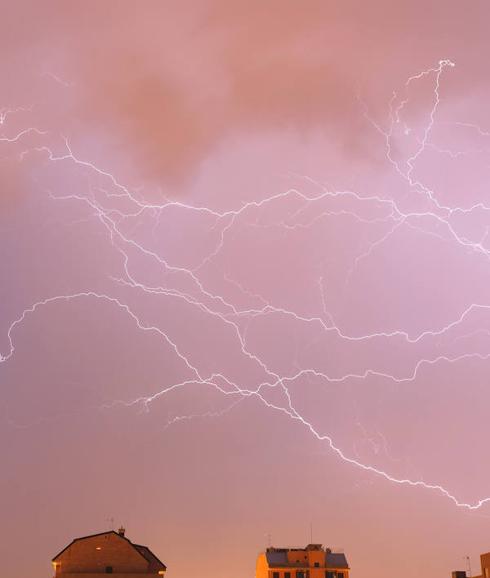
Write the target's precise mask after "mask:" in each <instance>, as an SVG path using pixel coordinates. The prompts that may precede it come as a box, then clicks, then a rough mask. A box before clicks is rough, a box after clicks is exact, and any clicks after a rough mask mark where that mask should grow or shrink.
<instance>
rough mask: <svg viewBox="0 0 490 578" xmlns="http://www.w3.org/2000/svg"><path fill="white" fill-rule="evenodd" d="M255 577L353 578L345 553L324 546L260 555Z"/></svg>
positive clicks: (276, 549) (280, 549)
mask: <svg viewBox="0 0 490 578" xmlns="http://www.w3.org/2000/svg"><path fill="white" fill-rule="evenodd" d="M255 578H349V565H348V563H347V559H346V557H345V555H344V554H342V553H336V552H332V550H330V548H324V547H323V546H322V545H321V544H309V545H308V546H306V548H272V547H271V548H267V550H266V551H265V552H262V553H261V554H259V556H258V558H257V566H256V571H255ZM488 578H490V577H488Z"/></svg>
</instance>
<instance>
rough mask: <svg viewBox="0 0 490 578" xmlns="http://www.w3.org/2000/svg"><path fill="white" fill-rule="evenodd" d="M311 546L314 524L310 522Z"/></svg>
mask: <svg viewBox="0 0 490 578" xmlns="http://www.w3.org/2000/svg"><path fill="white" fill-rule="evenodd" d="M310 544H313V522H310Z"/></svg>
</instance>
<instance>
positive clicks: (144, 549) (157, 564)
mask: <svg viewBox="0 0 490 578" xmlns="http://www.w3.org/2000/svg"><path fill="white" fill-rule="evenodd" d="M107 534H114V535H115V536H117V537H118V538H121V540H126V542H127V543H128V544H129V545H130V546H131V547H132V548H134V549H135V550H136V552H138V554H139V555H140V556H142V557H143V558H144V559H145V560H146V561H147V562H149V564H150V566H151V567H152V568H153V569H155V570H166V569H167V567H166V566H165V564H164V563H163V562H162V561H161V560H159V559H158V558H157V557H156V556H155V554H153V552H152V551H151V550H150V549H149V548H148V546H141V545H139V544H133V542H131V540H129V539H128V538H126V536H123V535H122V534H119V532H116V531H114V530H109V531H108V532H99V533H98V534H90V535H89V536H81V537H80V538H75V539H74V540H72V541H71V542H70V543H69V544H68V546H66V547H65V548H63V550H61V552H59V553H58V554H56V556H55V557H54V558H53V560H52V561H53V562H56V560H57V559H58V558H59V557H60V556H61V555H62V554H63V552H65V551H66V550H68V548H70V546H72V545H73V544H74V543H75V542H80V541H81V540H87V539H88V538H97V536H105V535H107Z"/></svg>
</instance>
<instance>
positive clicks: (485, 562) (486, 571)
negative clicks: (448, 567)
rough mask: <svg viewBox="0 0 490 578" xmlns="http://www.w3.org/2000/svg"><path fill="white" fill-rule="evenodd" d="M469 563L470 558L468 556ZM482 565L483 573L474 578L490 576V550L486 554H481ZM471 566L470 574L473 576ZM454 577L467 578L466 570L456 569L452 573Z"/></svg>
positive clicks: (488, 577)
mask: <svg viewBox="0 0 490 578" xmlns="http://www.w3.org/2000/svg"><path fill="white" fill-rule="evenodd" d="M467 560H468V564H469V558H467ZM480 566H481V574H480V575H478V576H473V578H490V552H486V553H485V554H480ZM471 575H472V574H471V568H470V576H471ZM452 578H466V572H465V571H464V570H456V571H455V572H453V573H452Z"/></svg>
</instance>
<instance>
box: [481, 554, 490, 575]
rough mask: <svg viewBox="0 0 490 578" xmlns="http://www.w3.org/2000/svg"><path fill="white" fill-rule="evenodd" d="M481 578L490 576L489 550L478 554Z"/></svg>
mask: <svg viewBox="0 0 490 578" xmlns="http://www.w3.org/2000/svg"><path fill="white" fill-rule="evenodd" d="M480 562H481V574H482V578H490V552H487V553H486V554H482V555H481V556H480Z"/></svg>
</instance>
